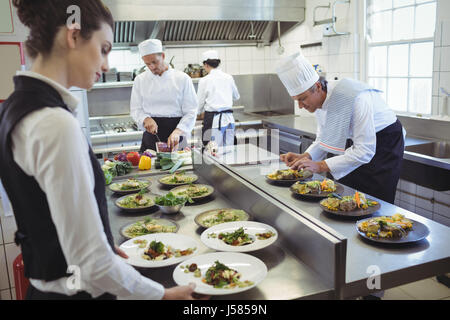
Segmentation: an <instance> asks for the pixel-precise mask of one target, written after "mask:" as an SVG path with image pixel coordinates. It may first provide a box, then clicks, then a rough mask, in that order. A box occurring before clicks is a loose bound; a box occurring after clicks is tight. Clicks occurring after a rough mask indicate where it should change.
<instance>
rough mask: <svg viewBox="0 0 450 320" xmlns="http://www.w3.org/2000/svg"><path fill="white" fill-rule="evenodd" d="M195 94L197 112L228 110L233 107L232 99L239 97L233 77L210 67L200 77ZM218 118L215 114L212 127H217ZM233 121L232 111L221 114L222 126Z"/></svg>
mask: <svg viewBox="0 0 450 320" xmlns="http://www.w3.org/2000/svg"><path fill="white" fill-rule="evenodd" d="M197 96H198V105H199V113H202V112H203V111H209V112H220V111H225V110H230V109H231V108H232V107H233V100H238V99H239V98H240V97H241V96H240V95H239V91H238V89H237V87H236V84H235V83H234V79H233V77H232V76H231V75H229V74H226V73H225V72H223V71H222V70H220V69H212V70H211V72H210V73H209V74H208V75H207V76H206V77H204V78H202V79H200V81H199V83H198V91H197ZM219 119H220V115H219V114H216V115H215V116H214V119H213V124H212V128H218V127H219ZM233 123H234V117H233V114H232V113H224V114H222V122H221V127H222V128H224V127H226V126H228V125H229V124H233Z"/></svg>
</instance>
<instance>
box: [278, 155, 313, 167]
mask: <svg viewBox="0 0 450 320" xmlns="http://www.w3.org/2000/svg"><path fill="white" fill-rule="evenodd" d="M303 158H307V159H311V156H310V155H309V153H303V154H298V153H293V152H289V153H287V154H282V155H281V156H280V160H281V161H283V162H284V163H285V164H286V165H287V166H288V167H291V166H292V165H293V164H294V163H296V162H297V161H299V160H300V159H303Z"/></svg>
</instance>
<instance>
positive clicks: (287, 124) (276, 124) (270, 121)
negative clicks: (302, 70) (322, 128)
mask: <svg viewBox="0 0 450 320" xmlns="http://www.w3.org/2000/svg"><path fill="white" fill-rule="evenodd" d="M262 122H263V125H264V126H265V127H267V128H273V129H279V130H280V131H285V132H289V133H291V134H293V135H297V136H303V135H306V136H309V137H311V138H313V139H315V138H316V130H317V121H316V118H315V117H300V116H292V115H288V116H278V117H271V118H265V119H263V120H262ZM436 141H437V139H427V138H422V137H414V136H406V139H405V147H408V146H413V145H419V144H425V143H430V142H436ZM404 159H407V160H410V161H414V162H418V163H422V164H425V165H428V166H433V167H438V168H441V169H447V170H450V159H440V158H434V157H430V156H426V155H422V154H419V153H414V152H410V151H405V154H404Z"/></svg>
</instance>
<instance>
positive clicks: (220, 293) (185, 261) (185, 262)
mask: <svg viewBox="0 0 450 320" xmlns="http://www.w3.org/2000/svg"><path fill="white" fill-rule="evenodd" d="M220 254H222V255H223V254H226V255H239V256H241V255H245V256H246V258H248V259H251V260H254V261H255V262H256V263H258V264H260V265H261V266H263V267H264V277H262V279H260V280H259V282H257V283H254V284H253V285H251V286H248V287H245V288H238V289H242V290H237V291H236V290H233V291H231V292H230V291H227V289H218V288H214V287H211V289H216V290H223V291H217V292H215V293H205V292H199V291H197V290H198V286H196V287H195V289H194V292H196V293H199V294H206V295H214V296H224V295H229V294H237V293H241V292H244V291H247V290H250V289H253V288H255V287H257V286H258V285H259V284H260V283H261V282H263V281H264V280H265V279H266V278H267V274H268V273H269V269H268V268H267V265H266V264H265V263H264V261H262V260H261V259H259V258H257V257H255V256H253V255H251V254H248V253H243V252H208V253H204V254H200V255H197V256H195V257H191V258H189V259H186V260H184V261H182V262H181V263H179V264H178V265H177V266H176V267H175V269H174V270H173V273H172V279H173V281H174V282H175V283H176V284H177V285H185V284H181V283H178V282H177V281H176V280H175V274H176V273H179V272H181V271H177V270H182V269H181V268H180V266H181V265H183V264H187V263H188V262H189V260H190V259H194V258H199V257H203V256H217V255H220ZM241 257H242V256H241ZM214 259H218V258H213V259H211V260H214ZM236 261H239V257H237V259H236ZM192 263H195V261H193V262H192ZM213 263H214V262H211V265H212V264H213ZM244 280H245V279H244Z"/></svg>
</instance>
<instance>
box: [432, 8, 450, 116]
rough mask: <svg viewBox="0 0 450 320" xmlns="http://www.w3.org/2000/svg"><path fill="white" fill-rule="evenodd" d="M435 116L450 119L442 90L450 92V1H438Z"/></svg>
mask: <svg viewBox="0 0 450 320" xmlns="http://www.w3.org/2000/svg"><path fill="white" fill-rule="evenodd" d="M434 46H435V48H434V50H435V52H434V54H435V56H434V69H433V71H434V72H433V114H440V115H441V114H442V115H444V116H445V115H446V116H447V117H449V118H448V119H449V120H450V105H449V97H447V96H446V95H445V94H443V93H442V92H441V90H440V88H444V89H445V90H447V92H450V1H448V0H439V1H438V18H437V25H436V36H435V43H434Z"/></svg>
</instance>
